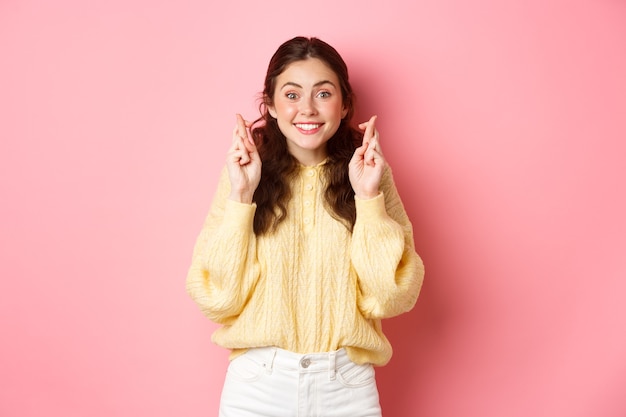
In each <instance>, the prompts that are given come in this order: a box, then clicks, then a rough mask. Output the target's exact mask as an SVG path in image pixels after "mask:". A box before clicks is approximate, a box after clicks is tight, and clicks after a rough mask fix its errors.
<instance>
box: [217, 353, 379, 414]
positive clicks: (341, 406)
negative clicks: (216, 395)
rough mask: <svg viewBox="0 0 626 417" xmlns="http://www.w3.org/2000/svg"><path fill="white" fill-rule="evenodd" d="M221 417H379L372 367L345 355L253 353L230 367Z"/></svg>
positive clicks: (243, 356)
mask: <svg viewBox="0 0 626 417" xmlns="http://www.w3.org/2000/svg"><path fill="white" fill-rule="evenodd" d="M219 416H220V417H381V409H380V403H379V399H378V389H377V387H376V379H375V372H374V367H373V366H372V365H371V364H365V365H357V364H355V363H354V362H352V361H351V360H350V359H349V358H348V355H347V354H346V351H345V350H344V349H340V350H338V351H335V352H328V353H313V354H297V353H293V352H290V351H287V350H283V349H278V348H274V347H266V348H255V349H250V350H248V351H247V352H246V353H244V354H243V355H241V356H238V357H236V358H235V359H233V360H232V361H231V363H230V365H229V366H228V371H227V373H226V380H225V382H224V388H223V390H222V398H221V401H220V412H219Z"/></svg>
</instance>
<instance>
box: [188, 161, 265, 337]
mask: <svg viewBox="0 0 626 417" xmlns="http://www.w3.org/2000/svg"><path fill="white" fill-rule="evenodd" d="M229 192H230V181H229V179H228V172H227V170H226V169H223V170H222V173H221V176H220V180H219V183H218V187H217V191H216V194H215V196H214V198H213V202H212V204H211V208H210V210H209V214H208V216H207V217H206V220H205V222H204V225H203V227H202V230H201V231H200V234H199V236H198V238H197V240H196V244H195V247H194V251H193V255H192V260H191V266H190V268H189V271H188V273H187V282H186V284H187V292H188V293H189V295H190V296H191V298H192V299H193V300H194V301H195V302H196V303H197V304H198V305H199V306H200V309H201V310H202V312H203V313H204V314H205V315H206V316H207V317H208V318H209V319H211V320H212V321H214V322H216V323H220V324H226V325H228V324H230V323H232V321H233V320H234V319H235V318H237V316H238V315H239V314H240V313H241V311H242V310H243V308H244V306H245V304H246V301H247V300H248V296H249V294H250V292H251V290H252V289H253V288H254V285H255V282H256V280H257V279H258V276H259V265H258V262H257V258H256V237H255V234H254V230H253V220H254V213H255V211H256V205H255V204H242V203H238V202H235V201H232V200H229V199H228V198H227V197H228V194H229Z"/></svg>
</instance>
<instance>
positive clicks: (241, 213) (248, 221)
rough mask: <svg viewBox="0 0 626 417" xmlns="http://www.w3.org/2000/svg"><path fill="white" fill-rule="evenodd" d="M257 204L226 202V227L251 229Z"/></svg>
mask: <svg viewBox="0 0 626 417" xmlns="http://www.w3.org/2000/svg"><path fill="white" fill-rule="evenodd" d="M255 212H256V203H252V204H245V203H239V202H237V201H233V200H228V199H227V200H226V204H225V206H224V220H223V222H224V223H223V224H224V226H226V227H234V228H242V229H251V228H252V225H253V222H254V213H255Z"/></svg>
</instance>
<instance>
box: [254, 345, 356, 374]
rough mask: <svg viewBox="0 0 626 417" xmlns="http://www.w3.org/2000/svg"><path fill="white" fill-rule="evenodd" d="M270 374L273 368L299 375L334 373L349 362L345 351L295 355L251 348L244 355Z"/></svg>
mask: <svg viewBox="0 0 626 417" xmlns="http://www.w3.org/2000/svg"><path fill="white" fill-rule="evenodd" d="M244 355H245V356H247V357H248V358H250V359H251V360H253V361H255V362H257V363H259V364H261V365H262V366H263V367H265V368H266V369H267V370H268V371H270V372H271V370H272V369H274V368H277V369H278V368H279V369H283V370H287V371H296V372H300V373H308V372H330V373H331V378H333V379H334V375H335V371H336V370H337V369H338V368H340V367H342V366H343V365H345V364H347V363H349V362H350V358H348V354H347V353H346V350H345V349H339V350H336V351H332V352H323V353H295V352H291V351H288V350H285V349H280V348H277V347H261V348H251V349H248V351H246V353H245V354H244Z"/></svg>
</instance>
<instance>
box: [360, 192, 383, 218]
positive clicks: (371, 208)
mask: <svg viewBox="0 0 626 417" xmlns="http://www.w3.org/2000/svg"><path fill="white" fill-rule="evenodd" d="M354 199H355V202H356V214H357V215H356V219H357V222H362V221H364V222H372V221H379V220H380V219H381V218H385V217H388V214H387V209H386V208H385V196H384V194H383V193H382V192H380V193H379V194H378V195H377V196H376V197H374V198H368V199H365V200H364V199H361V198H359V197H356V196H355V197H354Z"/></svg>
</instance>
